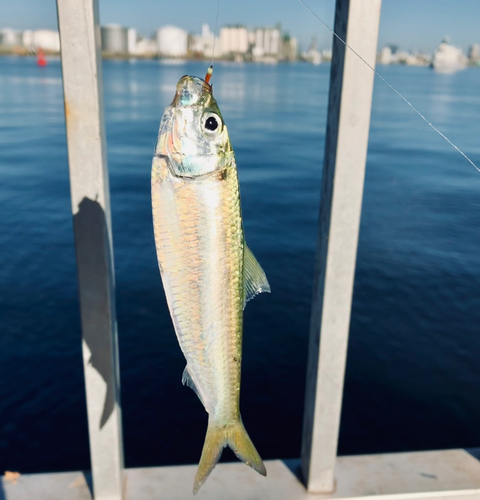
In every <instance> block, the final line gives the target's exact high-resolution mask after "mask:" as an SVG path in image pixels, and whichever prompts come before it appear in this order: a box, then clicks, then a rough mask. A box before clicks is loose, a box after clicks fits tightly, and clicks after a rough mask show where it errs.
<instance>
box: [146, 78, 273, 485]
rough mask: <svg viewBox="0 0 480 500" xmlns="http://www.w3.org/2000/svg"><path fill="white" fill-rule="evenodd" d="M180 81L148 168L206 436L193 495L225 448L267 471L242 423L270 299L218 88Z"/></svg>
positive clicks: (159, 238)
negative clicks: (247, 379)
mask: <svg viewBox="0 0 480 500" xmlns="http://www.w3.org/2000/svg"><path fill="white" fill-rule="evenodd" d="M210 76H211V73H210V74H208V73H207V77H206V78H205V80H202V79H201V78H199V77H196V76H188V75H186V76H184V77H182V78H181V79H180V80H179V82H178V84H177V87H176V92H175V97H174V99H173V102H172V104H171V105H170V106H168V107H167V108H166V109H165V112H164V114H163V116H162V119H161V122H160V129H159V133H158V140H157V144H156V146H155V153H154V157H153V161H152V214H153V226H154V237H155V246H156V251H157V259H158V264H159V268H160V274H161V277H162V283H163V287H164V290H165V296H166V299H167V304H168V308H169V311H170V315H171V318H172V321H173V325H174V328H175V333H176V336H177V339H178V342H179V344H180V348H181V350H182V352H183V354H184V356H185V359H186V362H187V365H186V367H185V370H184V372H183V376H182V382H183V384H184V385H187V386H189V387H190V388H192V389H193V391H194V392H195V393H196V394H197V396H198V397H199V399H200V401H201V402H202V404H203V406H204V407H205V410H206V411H207V413H208V426H207V432H206V436H205V442H204V445H203V450H202V454H201V457H200V462H199V465H198V469H197V473H196V476H195V480H194V486H193V492H194V494H195V493H197V492H198V490H199V489H200V487H201V486H202V484H203V483H204V482H205V480H206V479H207V477H208V476H209V474H210V473H211V471H212V470H213V468H214V467H215V465H216V464H217V462H218V460H219V459H220V456H221V454H222V451H223V448H225V447H226V446H229V447H230V448H231V449H232V450H233V452H234V453H235V455H236V456H237V457H238V458H239V459H240V460H242V461H243V462H245V464H247V465H249V466H250V467H252V468H253V469H255V470H256V471H257V472H259V473H260V474H262V475H263V476H265V475H266V469H265V466H264V464H263V462H262V459H261V458H260V455H259V454H258V452H257V450H256V448H255V446H254V444H253V442H252V440H251V439H250V437H249V435H248V433H247V431H246V429H245V427H244V425H243V422H242V418H241V415H240V406H239V405H240V375H241V361H242V336H243V309H244V307H245V304H246V303H247V302H248V301H249V300H250V299H252V298H253V297H255V296H256V295H257V294H259V293H261V292H270V285H269V283H268V280H267V277H266V275H265V272H264V271H263V269H262V267H261V266H260V264H259V263H258V261H257V260H256V258H255V257H254V255H253V253H252V252H251V250H250V249H249V248H248V247H247V245H246V243H245V235H244V229H243V220H242V213H241V204H240V189H239V183H238V175H237V165H236V161H235V155H234V151H233V148H232V145H231V142H230V138H229V135H228V130H227V126H226V125H225V122H224V119H223V117H222V114H221V113H220V109H219V107H218V104H217V101H216V100H215V98H214V97H213V90H212V86H211V85H210V84H209V83H208V82H209V77H210Z"/></svg>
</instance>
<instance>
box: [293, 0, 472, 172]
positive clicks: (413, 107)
mask: <svg viewBox="0 0 480 500" xmlns="http://www.w3.org/2000/svg"><path fill="white" fill-rule="evenodd" d="M298 1H299V2H300V3H301V4H302V5H303V6H304V7H305V8H306V9H307V10H308V11H309V12H310V13H311V14H313V15H314V16H315V17H316V18H317V19H318V20H319V21H320V22H321V23H322V24H323V25H324V26H325V27H326V28H327V29H328V30H329V31H330V32H331V33H332V34H333V35H334V36H335V37H337V39H338V40H340V41H341V42H342V43H343V45H345V47H347V49H350V50H351V51H352V52H353V53H354V54H355V55H356V56H357V57H358V58H359V59H360V60H361V61H362V62H363V63H364V64H366V65H367V66H368V67H369V68H370V69H371V70H372V71H373V72H374V73H375V75H376V76H378V78H380V80H382V81H383V82H384V83H386V84H387V85H388V86H389V87H390V88H391V89H392V90H393V91H394V92H395V94H397V95H398V96H399V97H401V98H402V99H403V100H404V101H405V102H406V103H407V104H408V105H409V106H410V107H411V108H412V109H413V111H415V113H417V115H418V116H419V117H420V118H421V119H422V120H423V121H424V122H425V123H427V125H428V126H429V127H432V129H433V130H435V132H436V133H437V134H438V135H439V136H440V137H442V138H443V139H445V141H447V142H448V144H450V146H452V148H454V149H455V150H457V151H458V152H459V153H460V154H461V155H462V156H463V157H464V158H465V159H466V160H467V161H468V162H469V163H470V165H472V166H473V167H474V168H476V169H477V170H478V171H479V172H480V168H479V167H477V165H475V163H473V161H472V160H471V159H470V158H469V157H468V156H467V155H466V154H465V153H464V152H463V151H462V150H461V149H460V148H459V147H457V146H456V145H455V144H454V143H453V142H452V141H451V140H450V139H449V138H448V137H447V136H446V135H445V134H443V133H442V132H440V130H438V128H437V127H435V125H433V123H432V122H431V121H430V120H428V119H427V118H425V116H424V115H423V114H422V113H421V112H420V111H419V110H418V109H417V108H416V107H415V106H414V105H413V104H412V103H411V102H410V101H409V100H408V99H407V98H406V97H405V96H404V95H402V94H401V93H400V92H399V91H398V90H397V89H396V88H395V87H394V86H393V85H392V84H391V83H390V82H388V81H387V80H385V78H384V77H383V76H382V75H381V74H380V73H378V71H377V70H376V69H375V68H374V67H373V66H371V65H370V64H369V63H368V62H367V61H365V59H364V58H363V57H362V56H361V55H360V54H359V53H358V52H357V51H356V50H355V49H353V48H352V47H350V45H348V43H347V42H346V41H345V40H343V39H342V37H340V36H338V35H337V34H336V33H335V31H334V30H333V29H332V28H330V26H329V25H328V24H327V23H326V22H325V21H324V20H323V19H322V18H321V17H320V16H318V15H317V14H316V13H315V12H314V11H313V10H312V9H311V8H310V7H309V6H308V5H307V4H306V3H305V2H304V1H303V0H298Z"/></svg>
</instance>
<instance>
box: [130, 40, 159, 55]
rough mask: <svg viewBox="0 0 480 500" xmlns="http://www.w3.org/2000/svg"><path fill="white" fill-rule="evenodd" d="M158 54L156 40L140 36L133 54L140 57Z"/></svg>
mask: <svg viewBox="0 0 480 500" xmlns="http://www.w3.org/2000/svg"><path fill="white" fill-rule="evenodd" d="M157 54H158V44H157V40H151V39H149V38H142V37H140V38H139V39H138V40H137V43H136V46H135V52H134V54H133V55H136V56H140V57H154V56H156V55H157Z"/></svg>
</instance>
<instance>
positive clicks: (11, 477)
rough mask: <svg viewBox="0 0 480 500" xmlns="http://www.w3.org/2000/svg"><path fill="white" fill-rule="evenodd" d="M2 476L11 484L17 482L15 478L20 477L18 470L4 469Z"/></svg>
mask: <svg viewBox="0 0 480 500" xmlns="http://www.w3.org/2000/svg"><path fill="white" fill-rule="evenodd" d="M3 477H4V479H5V481H8V482H10V483H12V484H17V479H18V478H19V477H20V472H11V471H9V470H6V471H5V474H4V476H3Z"/></svg>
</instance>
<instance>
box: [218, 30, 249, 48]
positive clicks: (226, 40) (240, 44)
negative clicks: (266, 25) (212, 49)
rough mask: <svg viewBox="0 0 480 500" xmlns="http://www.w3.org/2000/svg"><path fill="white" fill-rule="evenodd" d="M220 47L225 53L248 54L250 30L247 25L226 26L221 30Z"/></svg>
mask: <svg viewBox="0 0 480 500" xmlns="http://www.w3.org/2000/svg"><path fill="white" fill-rule="evenodd" d="M220 47H221V51H222V54H223V55H235V54H246V53H247V51H248V32H247V28H245V26H226V27H224V28H222V29H221V30H220Z"/></svg>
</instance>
